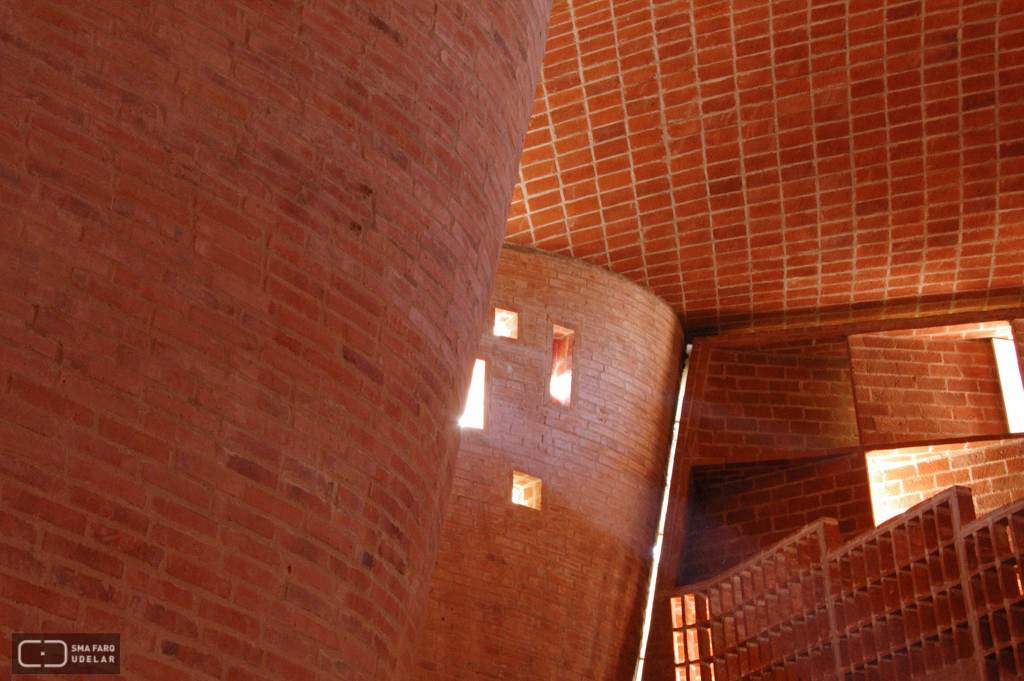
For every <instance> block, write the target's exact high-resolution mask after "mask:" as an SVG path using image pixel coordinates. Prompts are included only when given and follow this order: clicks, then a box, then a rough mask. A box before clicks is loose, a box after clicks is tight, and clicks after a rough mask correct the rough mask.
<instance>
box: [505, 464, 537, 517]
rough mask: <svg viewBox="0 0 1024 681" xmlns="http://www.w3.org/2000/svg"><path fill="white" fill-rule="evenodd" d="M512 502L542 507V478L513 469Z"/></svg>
mask: <svg viewBox="0 0 1024 681" xmlns="http://www.w3.org/2000/svg"><path fill="white" fill-rule="evenodd" d="M512 503H513V504H519V505H520V506H528V507H530V508H536V509H540V478H535V477H533V476H532V475H527V474H526V473H520V472H519V471H513V472H512Z"/></svg>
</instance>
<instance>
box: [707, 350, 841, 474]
mask: <svg viewBox="0 0 1024 681" xmlns="http://www.w3.org/2000/svg"><path fill="white" fill-rule="evenodd" d="M701 360H702V361H701V362H700V363H699V364H697V363H696V362H694V363H693V364H692V365H691V366H692V370H693V371H694V373H695V375H697V376H698V378H697V381H698V383H697V384H696V385H695V389H694V391H693V392H692V393H690V394H689V395H688V399H690V400H693V407H692V409H690V410H688V412H689V420H688V422H687V437H688V438H689V437H691V433H692V438H693V442H692V445H691V446H692V449H691V450H690V451H689V452H688V453H687V455H688V456H689V457H692V459H690V461H691V462H692V463H694V464H695V465H696V464H700V463H721V462H726V461H728V462H740V461H767V460H772V459H779V458H790V457H793V456H800V455H802V454H804V453H806V454H808V455H811V454H813V453H815V452H818V453H820V450H827V449H837V448H844V447H856V446H857V444H858V440H857V423H856V418H855V416H854V409H853V393H852V390H851V387H850V363H849V359H848V357H847V352H846V348H845V346H844V344H843V343H832V344H826V345H817V346H810V345H808V346H804V347H799V346H797V347H793V348H786V349H779V350H774V351H772V350H769V351H762V350H761V349H760V348H756V347H753V348H746V349H733V348H726V349H723V348H710V349H709V350H708V351H707V352H706V353H705V354H702V355H701Z"/></svg>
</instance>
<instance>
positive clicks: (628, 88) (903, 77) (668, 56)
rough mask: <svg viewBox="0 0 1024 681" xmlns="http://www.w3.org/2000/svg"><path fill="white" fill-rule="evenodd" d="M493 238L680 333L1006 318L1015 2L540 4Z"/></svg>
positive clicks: (1016, 293)
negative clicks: (541, 25)
mask: <svg viewBox="0 0 1024 681" xmlns="http://www.w3.org/2000/svg"><path fill="white" fill-rule="evenodd" d="M506 240H507V241H510V242H513V243H519V244H529V245H533V246H537V247H538V248H541V249H544V250H549V251H553V252H556V253H562V254H565V255H569V256H572V257H576V258H580V259H583V260H586V261H589V262H592V263H595V264H597V265H600V266H603V267H607V268H609V269H611V270H613V271H615V272H619V273H621V274H623V275H625V276H626V277H628V278H630V279H632V280H634V281H635V282H637V283H638V284H640V285H642V286H646V287H648V288H650V289H651V290H652V291H654V292H655V293H657V294H658V295H660V296H662V297H663V298H664V299H665V300H667V301H668V302H669V303H671V304H672V305H673V306H675V308H676V309H677V310H678V312H679V313H680V315H681V316H682V319H683V322H684V324H685V325H686V327H687V329H688V330H690V331H722V330H727V329H733V328H750V327H764V326H769V325H770V326H776V325H782V324H787V325H788V324H801V323H817V322H823V321H831V320H840V319H847V318H855V317H857V316H858V315H868V314H870V315H877V314H885V315H905V314H916V313H923V312H932V311H935V312H938V311H946V310H961V309H970V308H983V307H995V306H1000V305H1005V304H1020V303H1021V298H1022V295H1021V294H1022V283H1024V275H1022V272H1024V0H1001V1H993V0H981V1H972V0H923V1H922V0H912V1H910V2H904V1H901V0H888V1H886V0H845V1H840V2H833V1H828V0H825V1H817V0H815V1H813V2H812V1H811V0H781V1H780V0H775V1H773V0H734V1H732V2H706V1H704V0H695V1H694V2H690V1H689V0H569V1H567V0H556V2H555V6H554V12H553V15H552V19H551V30H550V36H549V39H548V46H547V54H546V56H545V60H544V69H543V73H542V77H541V82H540V84H539V85H538V88H537V98H536V104H535V107H534V112H533V118H532V122H531V125H530V131H529V133H528V135H527V139H526V148H525V150H524V152H523V157H522V165H521V169H520V181H519V184H518V185H517V187H516V192H515V196H514V200H513V204H512V209H511V213H510V216H509V221H508V231H507V234H506Z"/></svg>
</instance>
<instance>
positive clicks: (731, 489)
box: [678, 452, 875, 584]
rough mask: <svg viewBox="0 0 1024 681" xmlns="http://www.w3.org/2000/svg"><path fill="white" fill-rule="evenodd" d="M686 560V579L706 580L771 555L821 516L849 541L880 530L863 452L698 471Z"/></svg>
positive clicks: (691, 500)
mask: <svg viewBox="0 0 1024 681" xmlns="http://www.w3.org/2000/svg"><path fill="white" fill-rule="evenodd" d="M690 475H691V480H690V495H689V508H688V509H687V526H686V548H685V551H686V561H685V563H684V564H683V571H682V574H680V576H679V578H678V581H679V583H680V584H693V583H695V582H699V581H702V580H705V579H708V578H710V577H713V576H714V575H717V574H719V573H721V572H724V571H725V570H727V569H728V568H730V567H732V566H733V565H736V564H737V563H740V562H742V561H743V560H746V559H747V558H749V557H750V556H752V555H754V554H756V553H758V552H760V551H763V550H765V549H767V548H768V547H769V546H771V545H772V544H774V543H776V542H778V541H781V540H782V539H784V538H785V537H786V536H788V535H790V534H792V533H793V532H796V531H797V530H799V529H801V528H802V527H803V526H804V525H808V524H810V523H812V522H814V521H815V520H817V519H818V518H826V517H827V518H835V519H836V520H838V521H839V532H840V535H841V537H842V538H843V539H844V540H848V539H852V538H853V537H854V536H856V535H858V534H860V533H861V532H864V531H866V530H869V529H871V528H872V527H874V526H875V524H874V521H873V519H872V514H871V488H870V485H869V484H868V471H867V466H866V465H865V462H864V456H863V455H862V454H861V453H860V452H854V453H852V454H843V455H839V456H830V457H822V458H815V459H799V460H796V461H776V462H772V463H767V464H723V465H719V466H700V467H695V468H693V469H692V470H691V473H690Z"/></svg>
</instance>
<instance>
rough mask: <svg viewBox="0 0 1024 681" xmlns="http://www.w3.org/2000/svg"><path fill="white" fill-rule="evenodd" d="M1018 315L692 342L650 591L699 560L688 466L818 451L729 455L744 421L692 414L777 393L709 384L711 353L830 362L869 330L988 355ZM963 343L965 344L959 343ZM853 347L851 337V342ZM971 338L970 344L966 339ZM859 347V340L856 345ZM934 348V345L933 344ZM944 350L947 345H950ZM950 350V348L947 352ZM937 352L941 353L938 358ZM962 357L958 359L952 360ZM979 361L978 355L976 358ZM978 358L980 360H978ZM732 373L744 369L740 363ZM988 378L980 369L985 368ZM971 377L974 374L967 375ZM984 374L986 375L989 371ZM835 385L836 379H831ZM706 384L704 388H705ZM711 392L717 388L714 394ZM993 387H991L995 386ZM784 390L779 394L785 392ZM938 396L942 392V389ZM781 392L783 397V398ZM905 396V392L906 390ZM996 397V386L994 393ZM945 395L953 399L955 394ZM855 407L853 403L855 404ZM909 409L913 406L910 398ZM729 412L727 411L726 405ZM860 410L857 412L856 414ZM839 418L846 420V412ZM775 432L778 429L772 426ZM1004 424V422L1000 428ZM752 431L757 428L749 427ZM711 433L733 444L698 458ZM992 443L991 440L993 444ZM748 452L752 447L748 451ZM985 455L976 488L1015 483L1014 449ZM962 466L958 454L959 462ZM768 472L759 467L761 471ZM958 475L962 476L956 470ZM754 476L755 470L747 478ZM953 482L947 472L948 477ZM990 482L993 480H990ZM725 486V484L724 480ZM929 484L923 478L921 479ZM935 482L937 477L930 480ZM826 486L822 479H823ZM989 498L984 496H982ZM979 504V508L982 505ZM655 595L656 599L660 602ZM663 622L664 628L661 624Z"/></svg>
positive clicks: (741, 448)
mask: <svg viewBox="0 0 1024 681" xmlns="http://www.w3.org/2000/svg"><path fill="white" fill-rule="evenodd" d="M870 314H876V313H874V312H865V315H866V316H870ZM1021 317H1022V310H1021V309H1020V308H1008V309H1004V310H1001V311H991V312H985V313H957V314H951V315H942V316H937V317H932V318H926V319H921V318H916V319H915V318H907V319H901V320H896V319H878V318H865V319H863V320H861V321H857V322H850V323H844V324H837V325H835V326H827V327H818V328H793V329H779V330H773V331H764V332H759V333H754V334H726V335H721V336H716V337H709V338H698V339H697V340H696V341H695V343H694V348H693V352H692V354H691V356H690V359H689V362H690V373H689V381H688V385H687V393H686V394H687V398H686V401H685V403H684V405H683V414H682V427H681V429H680V440H679V449H678V451H677V469H676V470H677V473H676V474H675V478H674V480H673V483H672V496H671V498H670V503H669V512H668V519H667V524H666V528H665V540H664V547H663V552H662V561H661V565H660V567H659V575H658V586H657V588H656V592H657V593H659V594H664V593H666V591H667V590H670V589H673V588H675V586H676V584H677V580H678V579H679V576H680V575H685V574H686V571H687V570H688V569H690V568H688V565H687V563H688V561H691V560H694V556H699V557H697V558H696V560H698V561H700V560H702V559H703V554H698V551H697V550H696V549H693V550H687V548H686V545H685V540H686V531H687V528H688V527H689V522H690V513H689V512H688V509H689V507H690V500H691V498H692V497H693V496H695V495H699V494H700V491H699V490H698V489H697V488H696V486H695V485H694V484H693V483H691V480H690V469H691V466H712V465H719V466H722V467H723V470H731V471H735V472H736V473H737V474H740V475H743V477H747V476H746V473H749V472H751V471H753V472H755V473H756V472H757V471H759V470H762V469H761V467H764V466H774V465H775V462H777V460H779V459H793V458H798V457H815V456H821V455H822V452H821V451H820V450H818V451H816V450H814V449H805V450H797V451H793V452H789V453H787V452H778V453H774V454H773V453H771V451H770V450H769V451H767V452H765V453H764V455H762V454H761V453H760V452H757V454H756V455H755V456H751V457H746V456H742V457H741V456H737V457H736V458H728V457H730V456H732V455H734V454H743V453H744V452H745V451H746V452H749V451H750V450H749V448H748V447H747V445H746V444H745V443H746V442H747V441H748V440H747V438H749V437H750V436H751V432H752V430H753V429H752V428H751V427H750V423H749V422H748V421H744V420H742V419H734V420H733V421H732V422H731V424H730V422H729V421H728V419H723V420H720V421H719V422H717V423H718V426H719V429H718V431H717V432H715V430H714V429H709V428H702V427H701V426H700V420H701V419H703V418H707V417H708V416H713V415H716V414H733V415H735V414H737V413H740V409H742V408H746V406H747V405H746V402H745V401H744V398H746V399H749V400H753V399H762V397H761V395H765V396H766V397H764V398H763V399H767V400H778V399H781V398H782V396H775V397H773V396H772V395H771V393H770V386H762V390H765V391H767V392H763V393H760V394H758V393H754V392H753V391H751V393H750V394H749V395H744V394H743V392H742V391H740V390H739V386H740V382H739V380H737V382H736V384H735V386H736V387H735V388H733V387H732V386H731V385H729V386H727V387H729V388H731V389H732V390H734V391H735V392H729V391H725V392H721V391H719V388H718V387H717V386H716V385H715V382H716V381H719V382H720V381H721V380H722V379H721V376H722V375H723V374H722V369H721V368H717V367H716V368H714V369H712V370H710V371H708V370H707V367H709V366H711V367H714V366H715V364H716V363H717V362H718V361H719V358H722V357H729V358H731V359H738V358H740V357H742V356H745V355H746V354H747V353H758V354H760V355H761V356H764V357H770V356H772V355H777V356H779V357H790V356H796V357H799V358H800V361H803V362H807V363H811V364H813V363H814V362H819V361H821V360H822V359H824V358H829V357H831V358H833V359H834V360H835V361H838V360H839V358H840V357H842V355H843V350H841V348H846V353H847V357H849V348H848V344H847V342H848V341H847V339H851V340H852V339H855V338H863V337H864V335H865V334H870V335H872V336H873V337H882V338H884V339H885V341H886V343H888V344H889V347H895V346H896V344H898V343H902V342H904V341H906V342H907V343H917V344H919V345H921V346H923V345H925V344H928V343H932V342H938V341H941V342H942V343H945V344H946V347H947V349H948V348H957V347H960V348H964V347H966V348H973V349H974V350H976V351H978V350H979V348H985V350H986V351H987V353H988V355H986V357H990V356H991V349H990V341H989V340H987V339H988V338H991V337H1007V336H1008V333H1009V329H1010V326H1015V327H1016V328H1024V327H1020V324H1019V323H1017V324H1008V323H1007V321H1006V320H1014V319H1020V318H1021ZM1016 337H1017V341H1018V347H1020V339H1021V338H1022V337H1024V335H1021V334H1018V335H1017V336H1016ZM963 343H968V344H967V345H965V346H964V345H961V344H963ZM854 344H855V345H856V343H854ZM972 344H973V345H972ZM861 345H862V346H863V343H862V344H861ZM935 347H938V346H935ZM950 351H951V350H950ZM951 352H952V351H951ZM982 354H984V353H981V352H980V351H978V352H977V353H973V354H970V356H971V357H980V356H981V355H982ZM940 358H941V356H940ZM934 359H935V358H934V357H930V358H929V361H932V360H934ZM957 359H958V360H959V359H963V358H959V357H958V358H957ZM985 361H986V362H988V369H986V371H990V370H991V366H992V359H990V358H989V359H987V360H985ZM979 362H981V360H980V359H979ZM981 363H982V364H984V363H985V362H981ZM849 366H850V365H849V363H847V365H846V369H845V370H846V372H847V373H846V375H847V379H846V380H847V381H848V383H847V386H848V387H847V389H848V390H850V393H848V394H850V395H851V397H852V386H851V383H852V376H851V374H850V372H849ZM740 367H741V368H740V369H739V370H738V371H740V372H743V371H745V369H744V368H742V365H740ZM986 376H988V374H986ZM975 380H977V379H975ZM986 380H989V381H990V376H989V378H987V379H986ZM836 385H838V384H836ZM988 385H989V388H988V389H987V391H988V394H989V396H990V397H991V394H992V390H991V382H989V384H988ZM709 388H710V393H709V392H708V391H709ZM716 391H718V392H716ZM996 391H998V387H996ZM708 394H710V395H711V398H712V399H713V401H712V400H711V399H708V397H707V395H708ZM785 394H786V393H784V395H785ZM943 394H944V395H945V394H946V393H943ZM784 395H783V396H784ZM889 396H890V397H891V398H892V401H893V403H894V404H895V403H899V404H901V405H902V404H904V403H906V402H907V400H908V397H907V396H903V395H895V396H893V395H891V394H890V395H889ZM910 397H913V395H910ZM996 397H997V399H999V398H998V392H997V393H996ZM949 399H957V398H956V397H955V396H953V397H951V398H949ZM857 406H858V408H859V406H860V405H859V404H858V405H857ZM910 406H911V407H914V406H915V405H913V404H911V405H910ZM730 410H731V411H730ZM998 411H999V414H1000V421H1001V420H1002V405H1001V402H1000V403H999V404H998ZM861 416H862V417H863V416H864V415H863V414H862V415H861ZM982 417H983V418H984V417H985V413H984V412H982ZM847 418H852V415H851V416H848V417H847ZM863 423H864V419H863V418H861V424H862V425H863ZM798 425H802V424H800V423H799V422H797V423H796V424H794V429H795V428H796V426H798ZM976 427H978V426H977V425H976V424H973V423H969V424H963V425H961V426H960V428H961V432H968V431H969V429H971V428H976ZM989 427H991V421H989V422H987V424H986V423H983V424H982V426H981V427H980V428H981V430H982V431H983V432H984V431H985V429H986V428H989ZM733 428H736V429H737V432H736V433H734V432H733V431H732V430H731V429H733ZM780 430H781V429H780ZM1000 430H1001V431H1002V430H1005V424H1004V425H1003V426H1002V427H1001V429H1000ZM753 432H759V431H753ZM850 432H851V436H850V439H848V440H846V442H847V443H848V444H851V446H849V447H847V448H846V449H847V450H848V451H845V452H844V451H842V449H843V448H840V450H841V451H838V452H833V454H835V455H839V454H849V455H851V456H856V455H857V452H858V451H863V445H862V444H861V442H860V438H859V435H858V429H857V428H856V422H854V428H853V429H852V431H850ZM942 437H943V436H941V435H938V434H936V433H935V432H929V433H928V434H927V435H926V436H924V437H923V439H924V440H925V441H927V440H929V439H932V440H934V439H942ZM713 438H718V439H719V440H721V441H724V442H730V441H731V442H734V443H735V444H734V445H733V448H730V449H724V450H715V451H716V453H717V454H718V455H719V456H720V457H721V458H719V459H717V460H716V459H705V458H702V457H703V452H704V451H705V450H704V448H705V447H706V444H707V442H708V441H709V440H711V439H713ZM994 447H995V446H994ZM997 450H1000V447H995V448H994V449H993V450H991V451H993V452H996V451H997ZM754 451H756V450H754ZM992 456H994V457H996V460H994V461H993V462H992V463H993V465H992V466H991V467H990V468H985V467H984V466H983V467H982V469H980V470H979V471H978V472H977V473H976V475H978V476H980V477H979V482H980V483H981V484H982V486H983V487H985V488H986V489H989V490H993V491H994V490H996V489H997V488H998V487H1000V486H1002V491H1005V489H1006V488H1008V487H1012V486H1013V485H1014V484H1015V483H1014V482H1013V481H1011V480H1010V479H1009V477H1008V475H1007V473H1008V472H1009V471H1012V470H1016V467H1017V466H1018V465H1019V460H1018V459H1016V458H1015V457H1016V455H1015V454H1014V453H1013V451H1012V448H1010V447H1009V446H1006V447H1004V448H1003V449H1002V451H998V453H993V454H992ZM744 462H757V463H758V466H756V467H751V468H748V469H747V470H746V471H744V468H746V466H737V464H739V463H744ZM963 463H965V464H966V460H964V461H963ZM764 475H765V476H768V474H767V473H764ZM958 475H959V476H960V477H958V478H956V479H961V478H962V477H963V474H962V473H961V474H958ZM988 475H992V476H994V480H990V479H989V478H988V477H987V476H988ZM754 477H756V475H755V476H754ZM949 479H950V480H953V479H954V478H953V476H950V477H949ZM942 480H943V482H944V483H945V484H952V483H951V482H949V483H946V476H943V478H942ZM993 483H994V484H993ZM730 484H733V483H730ZM735 484H736V485H748V484H750V483H748V482H740V481H737V482H736V483H735ZM929 484H930V483H929ZM935 484H936V486H937V485H938V483H937V482H936V483H935ZM826 486H827V485H826ZM812 487H813V485H809V486H808V488H809V489H810V488H812ZM987 495H988V493H987V492H986V493H983V494H982V497H983V498H984V497H985V496H987ZM1003 499H1005V495H1003V496H1001V497H996V496H993V497H991V503H1001V501H1002V500H1003ZM986 503H989V502H986ZM986 508H987V506H986ZM733 520H734V521H738V522H737V524H736V526H734V527H730V526H729V525H730V521H729V517H728V512H727V513H726V517H725V519H724V523H725V527H724V528H723V529H722V530H721V532H723V533H724V532H729V533H732V534H733V535H734V536H738V535H740V534H741V532H740V531H739V529H738V525H740V524H742V521H741V518H740V516H738V515H736V516H734V517H733ZM702 544H703V546H702V547H701V550H702V551H704V550H706V546H707V545H709V544H713V545H714V546H715V548H716V550H717V548H718V547H719V546H720V545H721V542H715V541H704V542H702ZM660 602H661V601H656V603H660ZM668 618H669V613H668V611H667V609H666V608H665V607H663V606H658V605H656V607H655V610H654V616H653V623H652V633H651V638H650V641H649V644H648V648H647V651H646V663H645V670H647V671H646V672H645V673H650V674H651V676H650V677H649V678H652V679H656V678H659V677H660V676H661V675H667V674H671V673H672V669H671V666H672V658H671V641H670V640H669V638H667V634H666V633H665V632H666V631H668V630H669V629H670V627H671V625H670V622H669V619H668ZM666 627H667V628H668V629H666Z"/></svg>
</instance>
